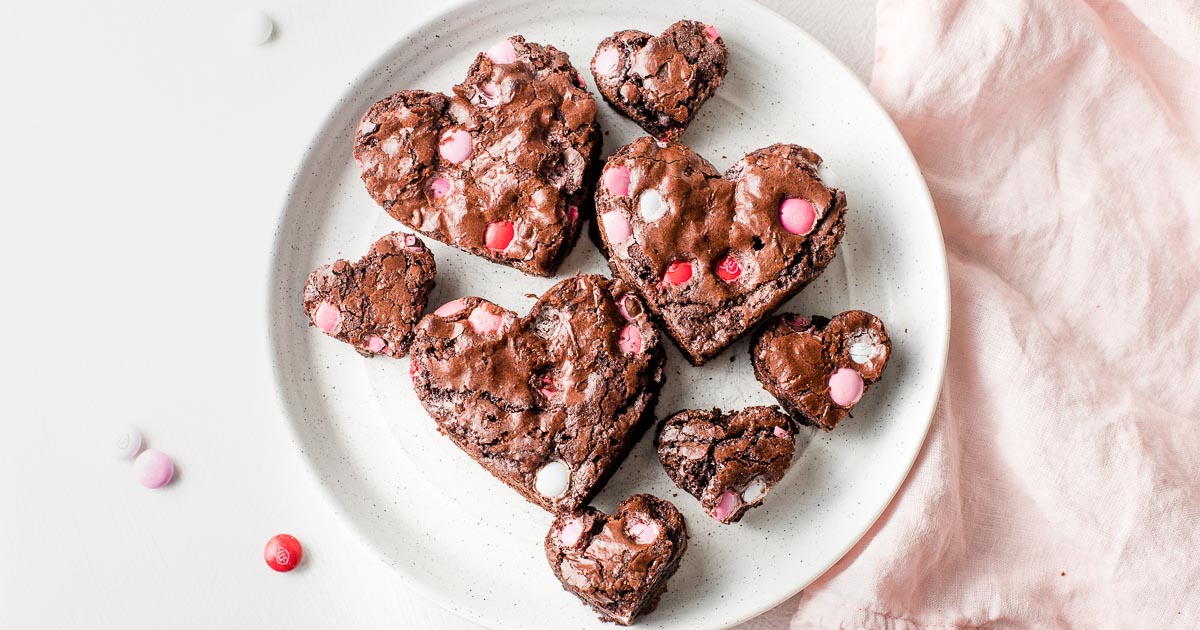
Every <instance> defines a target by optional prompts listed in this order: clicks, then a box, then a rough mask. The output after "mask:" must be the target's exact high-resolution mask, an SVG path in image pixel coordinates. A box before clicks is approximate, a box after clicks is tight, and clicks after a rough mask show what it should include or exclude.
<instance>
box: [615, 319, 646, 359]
mask: <svg viewBox="0 0 1200 630" xmlns="http://www.w3.org/2000/svg"><path fill="white" fill-rule="evenodd" d="M617 347H618V348H620V349H621V352H624V353H625V354H637V353H639V352H641V351H642V331H640V330H638V329H637V326H633V325H629V326H626V327H624V328H622V329H621V332H620V333H618V334H617Z"/></svg>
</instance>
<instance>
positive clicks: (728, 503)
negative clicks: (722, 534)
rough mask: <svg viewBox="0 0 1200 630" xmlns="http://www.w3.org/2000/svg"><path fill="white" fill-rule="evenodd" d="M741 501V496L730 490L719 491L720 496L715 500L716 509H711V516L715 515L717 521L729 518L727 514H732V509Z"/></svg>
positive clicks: (735, 508)
mask: <svg viewBox="0 0 1200 630" xmlns="http://www.w3.org/2000/svg"><path fill="white" fill-rule="evenodd" d="M741 502H742V498H741V497H739V496H738V495H737V494H736V493H734V492H733V491H732V490H726V491H725V492H722V493H721V498H720V500H718V501H717V509H715V510H713V516H715V517H717V520H718V521H723V520H725V519H727V518H729V515H730V514H733V512H734V510H737V508H738V505H739V504H740V503H741Z"/></svg>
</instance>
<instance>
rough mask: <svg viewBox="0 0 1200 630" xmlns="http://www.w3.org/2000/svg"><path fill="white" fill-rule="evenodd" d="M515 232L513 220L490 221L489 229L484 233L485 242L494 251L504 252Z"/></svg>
mask: <svg viewBox="0 0 1200 630" xmlns="http://www.w3.org/2000/svg"><path fill="white" fill-rule="evenodd" d="M515 233H516V231H515V230H514V229H513V223H512V221H496V222H494V223H489V224H488V226H487V231H486V232H485V233H484V235H483V244H484V245H486V246H487V248H488V249H490V250H492V251H494V252H502V251H504V250H506V249H508V246H509V244H510V243H512V240H513V234H515Z"/></svg>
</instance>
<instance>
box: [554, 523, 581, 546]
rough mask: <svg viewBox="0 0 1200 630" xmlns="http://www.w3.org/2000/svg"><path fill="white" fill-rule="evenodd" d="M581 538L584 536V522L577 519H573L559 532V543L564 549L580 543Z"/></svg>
mask: <svg viewBox="0 0 1200 630" xmlns="http://www.w3.org/2000/svg"><path fill="white" fill-rule="evenodd" d="M580 536H583V521H581V520H579V519H577V518H576V519H572V520H570V521H568V522H567V524H566V525H563V527H562V529H560V530H558V543H559V544H560V545H562V546H564V547H570V546H572V545H574V544H575V543H577V542H579V537H580Z"/></svg>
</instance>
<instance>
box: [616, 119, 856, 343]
mask: <svg viewBox="0 0 1200 630" xmlns="http://www.w3.org/2000/svg"><path fill="white" fill-rule="evenodd" d="M820 165H821V158H820V156H818V155H817V154H816V153H813V152H812V151H810V150H808V149H805V148H803V147H798V146H796V145H793V144H776V145H772V146H769V147H767V148H765V149H759V150H757V151H754V152H753V153H750V154H749V155H747V156H746V157H744V158H742V159H741V160H739V161H738V162H737V163H735V164H734V165H733V166H731V167H729V170H727V171H725V174H724V175H723V176H722V175H720V174H718V173H717V171H716V169H715V168H713V165H712V164H710V163H709V162H708V161H707V160H705V159H704V158H703V157H701V156H700V155H698V154H697V153H695V152H694V151H692V150H691V149H689V148H688V147H686V146H684V145H682V144H670V145H666V146H659V144H658V143H657V142H655V141H654V139H653V138H649V137H645V136H643V137H641V138H638V139H637V140H634V141H633V142H631V143H630V144H628V145H626V146H624V147H621V149H619V150H618V151H617V152H616V153H614V154H613V155H612V157H610V158H609V159H608V163H607V164H606V165H605V167H604V172H603V174H602V176H601V183H600V184H599V185H598V187H597V190H596V214H597V219H596V222H595V225H596V229H595V230H594V231H593V238H594V239H596V241H597V243H599V245H600V248H601V249H602V250H603V251H604V252H605V255H606V256H607V257H608V264H609V266H610V267H611V268H612V270H613V274H614V275H615V276H617V277H619V278H621V279H623V280H625V281H627V282H630V283H632V284H634V285H636V286H637V288H638V291H639V292H640V293H641V295H642V297H643V298H644V299H645V302H646V305H647V307H648V308H649V309H650V311H651V312H652V313H653V314H654V315H655V317H657V318H658V319H659V320H660V321H661V322H662V323H663V325H664V327H665V328H666V332H667V334H668V335H670V336H671V338H672V339H673V340H674V341H675V343H676V344H677V345H678V346H679V348H680V349H681V350H683V353H684V355H685V356H687V357H688V360H689V361H691V362H692V363H693V364H695V365H700V364H703V363H704V362H705V361H708V360H709V359H711V358H713V357H714V356H716V355H717V354H718V353H719V352H721V350H723V349H724V348H725V347H727V346H728V345H729V344H731V343H733V342H734V341H736V340H737V339H738V338H739V337H741V336H742V335H743V334H745V333H746V332H747V331H749V330H750V329H751V327H753V326H754V325H755V324H757V323H758V322H759V321H760V320H762V319H763V318H764V317H766V316H767V315H770V314H771V312H772V311H774V310H775V309H776V308H778V307H779V305H780V304H782V303H783V302H784V301H785V300H787V299H788V298H790V297H792V296H793V295H795V294H796V292H798V291H799V290H800V289H802V288H803V287H804V285H806V284H808V283H809V282H810V281H812V280H813V279H814V278H816V277H817V275H818V274H820V273H821V271H823V270H824V269H825V266H826V265H828V264H829V262H830V261H831V260H833V256H834V251H835V250H836V248H837V246H838V243H839V242H841V240H842V235H843V234H844V233H845V230H846V222H845V214H846V195H845V193H843V192H842V191H841V190H838V189H835V188H830V187H829V186H826V185H825V184H824V183H822V182H821V179H820V177H819V176H818V169H819V168H820Z"/></svg>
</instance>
